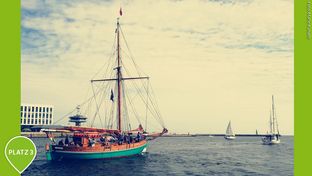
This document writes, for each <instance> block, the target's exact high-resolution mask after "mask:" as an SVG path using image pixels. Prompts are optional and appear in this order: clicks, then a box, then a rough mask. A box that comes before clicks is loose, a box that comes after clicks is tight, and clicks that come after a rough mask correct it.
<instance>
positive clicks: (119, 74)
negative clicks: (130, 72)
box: [116, 18, 122, 131]
mask: <svg viewBox="0 0 312 176" xmlns="http://www.w3.org/2000/svg"><path fill="white" fill-rule="evenodd" d="M119 27H120V26H119V18H117V29H116V30H117V63H118V65H117V89H118V100H117V103H118V106H117V107H118V127H117V129H118V130H119V131H121V78H122V75H121V71H120V69H121V63H120V45H119Z"/></svg>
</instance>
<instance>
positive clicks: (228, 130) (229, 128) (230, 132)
mask: <svg viewBox="0 0 312 176" xmlns="http://www.w3.org/2000/svg"><path fill="white" fill-rule="evenodd" d="M225 135H227V136H235V134H234V133H233V130H232V126H231V121H230V122H229V124H228V126H227V128H226V133H225Z"/></svg>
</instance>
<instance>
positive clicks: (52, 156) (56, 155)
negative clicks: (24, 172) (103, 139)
mask: <svg viewBox="0 0 312 176" xmlns="http://www.w3.org/2000/svg"><path fill="white" fill-rule="evenodd" d="M146 147H147V144H145V145H143V146H140V147H137V148H133V149H129V150H118V151H112V152H92V153H88V152H79V153H78V152H70V153H68V152H53V151H52V152H47V153H46V157H47V160H59V159H63V158H64V159H101V158H115V157H125V156H131V155H137V154H140V153H142V151H143V150H144V148H146Z"/></svg>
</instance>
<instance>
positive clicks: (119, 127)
mask: <svg viewBox="0 0 312 176" xmlns="http://www.w3.org/2000/svg"><path fill="white" fill-rule="evenodd" d="M116 33H117V67H116V68H114V70H116V71H117V73H116V78H104V79H93V80H91V83H93V82H102V81H117V89H118V91H117V130H118V131H122V120H121V116H122V107H121V105H122V99H121V97H122V91H121V88H122V85H121V83H122V81H125V80H136V79H149V77H148V76H145V77H142V76H139V77H126V78H123V77H122V73H121V66H122V62H121V57H120V24H119V18H117V28H116Z"/></svg>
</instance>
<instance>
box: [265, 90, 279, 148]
mask: <svg viewBox="0 0 312 176" xmlns="http://www.w3.org/2000/svg"><path fill="white" fill-rule="evenodd" d="M280 136H281V135H280V134H279V129H278V124H277V118H276V112H275V105H274V96H273V95H272V110H271V111H270V132H269V133H268V134H267V135H266V136H264V137H263V138H262V143H263V144H264V145H273V144H279V143H280V142H281V139H280Z"/></svg>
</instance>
